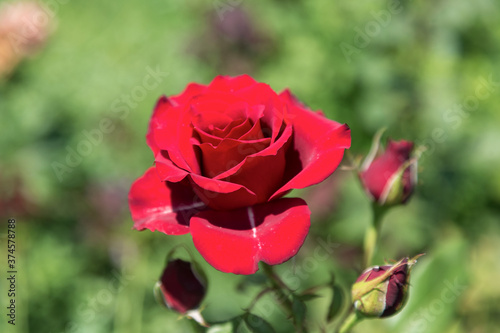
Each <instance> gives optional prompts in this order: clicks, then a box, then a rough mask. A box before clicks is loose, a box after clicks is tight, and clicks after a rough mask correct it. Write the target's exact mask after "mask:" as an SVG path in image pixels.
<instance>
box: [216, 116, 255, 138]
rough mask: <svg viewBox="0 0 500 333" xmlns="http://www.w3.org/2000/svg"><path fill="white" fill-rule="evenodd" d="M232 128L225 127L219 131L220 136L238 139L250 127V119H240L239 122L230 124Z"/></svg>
mask: <svg viewBox="0 0 500 333" xmlns="http://www.w3.org/2000/svg"><path fill="white" fill-rule="evenodd" d="M232 125H233V126H232V128H231V129H230V130H229V128H227V129H225V130H224V131H223V132H220V133H219V135H220V137H223V138H227V139H239V138H240V137H241V136H242V135H244V134H245V133H248V131H250V130H251V129H252V121H251V120H250V119H244V120H243V121H241V123H239V124H236V123H234V124H232ZM256 139H261V138H256Z"/></svg>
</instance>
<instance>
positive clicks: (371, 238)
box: [364, 203, 387, 267]
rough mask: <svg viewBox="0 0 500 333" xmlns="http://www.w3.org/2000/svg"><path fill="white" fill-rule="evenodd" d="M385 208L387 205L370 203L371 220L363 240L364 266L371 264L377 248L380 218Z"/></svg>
mask: <svg viewBox="0 0 500 333" xmlns="http://www.w3.org/2000/svg"><path fill="white" fill-rule="evenodd" d="M386 210H387V207H384V206H380V205H378V204H377V203H373V205H372V212H373V213H372V216H373V217H372V221H371V224H370V226H369V227H368V229H367V230H366V233H365V242H364V250H365V255H364V267H370V266H371V265H372V260H373V254H374V253H375V250H376V248H377V240H378V234H379V231H380V227H381V225H382V218H383V216H384V214H385V212H386Z"/></svg>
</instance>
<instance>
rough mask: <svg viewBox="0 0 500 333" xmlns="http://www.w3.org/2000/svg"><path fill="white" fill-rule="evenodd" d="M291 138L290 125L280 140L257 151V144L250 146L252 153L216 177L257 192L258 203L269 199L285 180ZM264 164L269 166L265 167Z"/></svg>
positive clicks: (249, 151)
mask: <svg viewBox="0 0 500 333" xmlns="http://www.w3.org/2000/svg"><path fill="white" fill-rule="evenodd" d="M291 138H292V127H291V126H288V127H286V128H285V131H284V132H283V135H281V137H280V138H279V139H278V141H276V142H275V143H273V144H271V145H270V146H269V147H267V148H266V149H264V150H261V151H256V148H257V147H256V146H249V148H248V149H249V150H248V151H247V153H252V154H251V155H249V156H247V157H246V158H245V159H244V161H243V162H241V163H240V164H238V165H237V166H236V167H234V168H232V169H230V170H228V171H227V172H224V173H222V174H220V175H219V176H217V177H216V178H217V179H222V180H225V181H227V182H231V183H236V184H241V185H243V186H245V188H247V189H248V190H250V191H252V192H253V193H255V195H256V201H255V202H257V203H262V202H266V201H268V199H269V197H270V196H271V195H272V194H273V193H274V192H275V191H276V190H277V189H278V188H279V187H280V185H281V184H282V182H283V175H284V174H285V168H286V152H287V150H288V148H289V147H290V144H291V141H292V140H291ZM268 140H269V139H268ZM242 146H243V145H242ZM254 151H255V152H254ZM263 166H269V167H267V168H265V167H263ZM275 198H276V197H275Z"/></svg>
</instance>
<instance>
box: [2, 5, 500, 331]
mask: <svg viewBox="0 0 500 333" xmlns="http://www.w3.org/2000/svg"><path fill="white" fill-rule="evenodd" d="M41 2H42V3H47V2H44V1H41ZM52 3H53V4H54V3H55V4H56V5H57V6H55V7H52V8H53V13H54V23H55V29H54V32H53V34H52V35H51V37H50V39H49V41H48V43H47V45H46V46H45V48H44V49H43V50H42V51H40V52H39V53H37V54H36V55H35V56H34V57H31V58H30V59H27V60H25V61H23V62H22V63H21V64H20V66H19V67H18V68H17V70H16V71H15V72H14V73H13V74H12V75H11V76H10V77H8V78H6V79H4V80H3V82H1V83H0V119H1V122H0V123H1V125H0V154H1V159H0V200H1V201H2V203H3V204H2V209H3V211H2V212H1V216H2V220H1V222H0V227H1V230H0V234H1V235H2V238H1V241H0V245H1V249H2V250H1V253H2V259H1V260H2V261H1V262H2V272H1V273H0V274H1V276H2V279H1V284H0V286H1V289H0V293H1V298H0V299H1V300H2V304H1V309H3V310H2V311H1V313H0V314H1V317H0V318H1V320H0V331H1V332H18V333H26V332H41V333H44V332H53V333H61V332H92V333H99V332H114V333H122V332H123V333H125V332H134V333H135V332H190V331H191V326H190V325H189V323H188V322H187V321H186V320H177V315H176V314H174V313H172V312H169V311H166V310H164V309H162V308H160V307H159V306H158V305H157V304H156V303H155V301H154V298H153V294H152V287H153V285H154V283H155V281H156V279H157V278H158V276H159V275H160V273H161V270H162V267H163V262H164V259H165V255H166V253H167V252H168V250H170V249H171V248H172V247H173V246H174V245H175V244H180V243H185V244H188V246H189V247H191V248H192V240H191V237H190V236H189V235H186V236H179V237H171V236H166V235H164V234H161V233H150V232H149V231H145V232H137V231H132V230H131V227H132V221H131V218H130V215H129V213H128V207H127V202H126V197H127V193H128V189H129V187H130V184H131V183H132V181H133V180H134V179H136V178H137V177H139V176H140V175H141V174H142V173H143V172H144V170H146V168H147V167H149V166H150V165H151V164H152V162H153V156H152V153H151V151H150V150H149V148H148V147H147V146H146V143H145V138H144V136H145V132H146V127H147V123H148V120H149V117H150V114H151V111H152V108H153V106H154V104H155V101H156V100H157V98H158V97H159V96H160V95H162V94H166V95H171V94H177V93H179V92H181V91H182V90H183V88H184V87H185V86H186V84H188V83H189V82H200V83H208V82H210V80H212V78H213V77H214V76H215V75H217V74H228V75H237V74H241V73H243V72H246V73H249V74H251V75H252V76H253V77H254V78H255V79H257V80H258V81H262V82H266V83H268V84H270V85H271V87H273V88H274V89H275V90H277V91H281V90H282V89H284V88H286V87H288V88H290V89H291V91H292V92H293V93H294V94H296V95H297V96H298V97H299V99H301V100H302V101H303V102H304V103H306V104H307V105H308V106H309V107H310V108H312V109H315V110H317V109H321V110H323V112H324V113H325V114H326V115H327V116H328V117H330V118H332V119H335V120H337V121H339V122H343V123H344V122H345V123H347V124H348V125H349V126H350V128H351V130H352V148H351V153H352V155H353V156H357V155H362V154H366V153H367V152H368V150H369V146H370V143H371V138H372V136H373V134H374V133H375V132H376V131H377V130H378V129H379V128H381V127H387V128H388V130H387V134H386V136H389V137H392V138H395V139H408V140H413V141H415V142H417V143H418V144H421V145H426V146H427V147H428V150H427V152H426V153H424V155H423V157H422V158H421V160H420V163H419V183H418V186H417V189H416V194H415V195H414V197H413V198H412V199H411V200H410V202H409V203H408V204H407V205H405V206H401V207H397V208H394V209H393V210H392V211H391V212H390V213H389V214H388V215H387V217H386V220H385V222H384V225H383V228H382V233H381V242H380V246H379V250H378V252H377V253H376V256H375V260H376V262H379V263H380V264H382V263H383V260H384V258H387V259H391V258H392V259H399V258H400V257H403V256H413V255H415V254H418V253H422V252H426V253H427V255H426V256H425V257H423V258H421V259H420V260H419V263H418V264H417V265H416V266H415V268H414V271H413V276H412V280H411V281H412V282H411V284H412V286H411V295H410V299H409V303H408V304H407V306H406V307H405V309H404V310H403V311H402V312H401V313H400V314H398V315H396V316H394V317H392V318H390V319H386V320H372V321H365V322H363V323H361V324H360V325H359V326H357V327H356V329H355V330H354V332H426V333H429V332H430V333H432V332H436V333H438V332H439V333H443V332H445V333H462V332H463V333H466V332H467V333H468V332H474V333H482V332H485V333H489V332H500V329H499V327H500V319H499V318H500V283H498V279H499V278H500V259H499V258H500V233H499V229H500V226H499V222H500V173H499V172H498V170H499V162H500V149H499V142H500V112H499V111H498V108H499V105H500V84H499V85H494V84H489V86H488V87H489V88H490V90H489V94H488V96H487V97H484V94H483V95H481V92H484V88H481V87H482V85H483V83H482V82H483V81H482V79H486V80H488V78H490V79H491V80H493V81H494V82H500V62H499V60H498V59H499V55H500V23H499V21H498V17H499V15H500V7H499V4H498V2H497V1H494V0H479V1H474V2H471V1H466V0H455V1H448V0H440V1H432V2H429V1H420V0H415V1H402V2H400V3H399V7H398V8H399V9H400V10H399V11H398V12H397V13H392V14H390V16H385V17H384V20H385V21H382V23H377V22H378V21H377V19H376V17H377V16H378V14H377V13H379V12H380V11H381V10H387V8H388V6H390V2H387V1H381V0H375V1H365V0H361V1H327V0H311V1H306V0H286V1H285V0H282V1H278V0H275V1H262V0H259V1H248V0H247V1H229V0H227V1H211V0H206V1H193V0H188V1H155V0H143V1H139V0H124V1H107V2H104V1H96V0H86V1H81V0H66V1H61V0H60V1H59V2H57V0H54V1H52ZM217 10H219V12H218V11H217ZM221 10H225V11H224V12H221ZM240 11H244V12H245V13H247V15H248V17H249V18H248V22H246V23H245V20H243V19H239V20H234V22H233V21H232V20H231V18H230V16H231V15H235V13H239V12H240ZM219 14H220V15H219ZM377 27H378V29H377ZM238 29H240V30H238ZM358 29H359V30H358ZM366 29H372V30H368V31H369V32H370V34H371V36H368V38H367V41H366V40H365V44H366V45H363V47H359V48H357V52H355V53H354V54H352V55H351V56H350V57H346V56H345V55H344V53H343V51H342V48H341V46H342V45H344V46H345V45H347V44H349V45H350V46H356V41H357V40H356V38H357V36H358V31H360V30H361V31H366ZM236 31H240V33H239V34H238V33H235V32H236ZM358 42H359V40H358ZM343 43H344V44H343ZM357 45H358V46H359V44H357ZM148 67H150V68H153V69H156V68H158V69H160V70H161V71H163V72H167V73H168V75H167V76H165V77H164V79H163V80H162V82H161V83H160V84H159V85H158V86H157V87H156V88H155V89H153V90H148V91H147V94H146V95H145V96H144V98H143V99H141V100H140V101H137V103H136V104H137V105H135V106H134V107H130V108H129V113H128V114H127V115H126V116H125V117H119V115H120V114H117V113H115V112H113V107H114V105H113V103H115V101H116V100H117V99H119V98H120V96H121V95H122V94H131V92H133V91H134V89H135V88H136V87H137V86H140V85H142V82H143V79H144V77H145V76H146V75H147V74H148V71H147V68H148ZM481 89H483V90H481ZM478 91H479V94H480V96H483V97H484V98H478ZM474 100H477V102H478V103H477V105H472V104H466V103H472V102H473V101H474ZM464 103H465V104H466V105H469V106H471V107H468V108H464V110H465V111H464V112H463V113H456V112H455V113H454V111H453V108H454V107H455V106H456V105H457V104H459V105H460V104H462V105H464ZM450 110H451V111H450ZM103 118H109V119H110V121H111V122H112V124H113V126H114V129H113V130H112V131H111V133H107V134H104V135H103V138H102V142H101V143H99V144H97V145H93V146H92V149H91V152H90V153H89V154H88V156H85V157H84V158H83V159H82V162H81V163H79V164H78V165H77V166H76V167H74V168H71V169H70V171H69V172H67V173H65V174H64V175H63V177H62V180H60V179H58V177H57V175H56V173H55V172H54V169H53V166H52V164H53V162H55V161H57V162H61V163H63V162H64V160H65V158H66V155H67V154H68V151H67V147H69V148H71V149H76V147H77V146H78V144H79V143H80V142H82V140H85V136H84V134H83V131H91V130H93V129H96V128H98V127H99V123H100V121H101V120H102V119H103ZM299 194H300V195H304V196H305V197H306V198H308V200H309V203H310V205H311V209H312V218H313V226H312V228H311V232H310V235H309V236H308V238H307V240H306V243H305V245H304V247H303V248H302V249H301V251H300V253H299V254H298V256H297V257H296V259H295V261H290V262H288V263H285V264H283V265H281V266H280V267H278V271H281V272H282V273H286V272H287V271H289V270H292V269H293V267H294V265H295V267H298V268H303V269H304V270H305V271H306V273H307V274H306V275H307V278H305V279H301V280H300V286H299V289H301V290H302V289H306V288H308V287H310V286H313V285H315V284H320V283H324V282H327V281H328V279H329V276H330V272H334V273H335V275H336V276H337V280H338V281H339V283H341V285H342V286H343V287H344V288H345V289H346V290H347V289H348V288H349V285H350V284H351V283H352V282H353V280H354V279H355V278H356V276H357V273H358V272H359V270H360V269H361V268H362V267H360V265H359V262H360V260H361V245H362V239H363V233H364V230H365V228H366V226H367V224H368V221H369V219H370V207H369V203H368V201H367V199H366V197H365V196H364V193H363V191H362V190H361V188H360V186H359V184H358V183H357V180H356V178H355V176H354V175H352V174H351V173H349V172H346V171H337V172H336V174H335V176H334V178H333V179H330V180H329V181H328V183H326V185H325V186H316V187H314V188H313V189H311V190H309V191H301V192H300V193H299ZM9 217H14V218H16V220H17V229H16V242H17V249H16V261H17V266H18V274H17V295H16V304H17V308H16V309H17V318H16V325H15V327H12V326H11V325H8V324H7V317H6V315H5V314H4V312H5V313H6V308H5V307H6V306H7V301H8V299H7V297H6V293H7V287H8V285H7V283H6V272H5V271H6V270H5V269H4V267H6V266H5V264H6V242H5V240H6V238H5V233H6V232H7V223H6V222H7V219H8V218H9ZM319 239H330V240H331V241H332V242H335V243H336V244H338V246H336V247H335V251H334V252H333V254H332V256H331V258H329V259H328V260H323V261H321V260H318V259H317V258H315V257H314V250H315V248H316V247H317V246H318V244H319V243H318V240H319ZM194 252H195V251H194ZM195 256H196V258H197V259H198V260H200V262H201V263H202V264H203V267H204V268H205V270H206V272H207V274H208V276H209V290H208V295H207V297H206V299H205V302H204V304H205V305H206V309H205V310H204V313H205V314H206V317H207V319H208V320H210V321H223V320H225V319H228V318H231V317H232V316H235V315H238V314H241V313H242V308H244V307H246V306H248V304H249V302H250V301H251V299H252V297H253V296H255V295H256V293H257V292H258V287H256V286H247V287H246V288H245V289H244V290H242V291H240V292H238V291H237V286H238V284H239V283H240V282H241V281H242V280H243V279H244V278H243V277H241V276H234V275H231V274H223V273H221V272H218V271H216V270H214V269H213V268H211V267H210V266H209V265H207V264H205V262H204V261H203V259H202V258H201V257H200V256H199V255H197V253H196V252H195ZM311 258H312V259H311ZM305 263H308V265H309V266H307V267H306V266H304V265H305ZM116 275H121V276H122V278H121V279H120V281H121V282H120V283H121V284H120V286H121V287H122V288H121V289H120V290H119V291H118V292H112V291H111V289H110V287H109V284H110V282H112V281H114V279H115V276H116ZM450 284H451V285H456V286H460V288H458V289H456V288H455V289H456V293H452V294H450V293H449V292H448V291H447V290H450V287H448V286H449V285H450ZM462 286H463V287H462ZM113 290H114V289H113ZM320 294H321V296H322V297H320V298H318V299H316V300H313V301H310V302H308V305H309V316H310V317H309V320H310V326H311V330H312V331H318V332H319V331H320V328H321V327H322V326H321V325H322V324H321V323H322V320H323V318H324V316H325V314H326V309H327V306H328V303H329V297H330V296H331V294H330V293H329V292H328V291H327V290H323V291H321V293H320ZM450 295H452V296H450ZM262 302H263V303H262V306H260V307H257V308H256V310H255V314H257V315H261V316H263V317H265V318H266V320H268V321H269V322H271V323H272V325H273V326H274V328H275V329H276V331H278V332H290V331H293V328H292V326H291V325H290V324H289V323H287V321H286V319H285V318H284V315H283V314H282V313H281V310H280V309H279V308H277V307H272V306H268V305H269V304H272V302H271V299H266V298H265V299H263V300H262ZM328 329H329V330H331V326H329V327H328Z"/></svg>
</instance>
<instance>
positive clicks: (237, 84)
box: [208, 74, 257, 92]
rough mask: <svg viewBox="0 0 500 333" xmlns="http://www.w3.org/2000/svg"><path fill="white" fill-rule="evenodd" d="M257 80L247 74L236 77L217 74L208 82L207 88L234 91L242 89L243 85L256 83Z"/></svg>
mask: <svg viewBox="0 0 500 333" xmlns="http://www.w3.org/2000/svg"><path fill="white" fill-rule="evenodd" d="M256 83H257V81H255V80H254V79H253V78H252V77H251V76H249V75H246V74H245V75H240V76H236V77H230V76H220V75H219V76H217V77H215V78H214V79H213V81H212V82H211V83H210V85H209V86H208V88H209V89H210V90H221V91H231V92H233V91H236V90H240V89H243V88H245V87H248V86H251V85H254V84H256Z"/></svg>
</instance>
